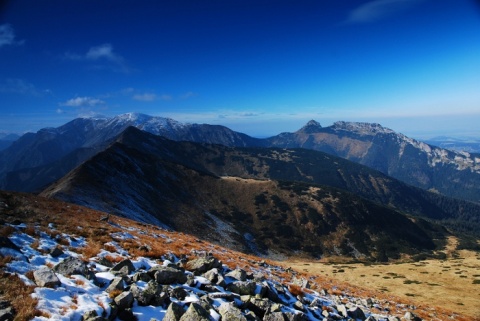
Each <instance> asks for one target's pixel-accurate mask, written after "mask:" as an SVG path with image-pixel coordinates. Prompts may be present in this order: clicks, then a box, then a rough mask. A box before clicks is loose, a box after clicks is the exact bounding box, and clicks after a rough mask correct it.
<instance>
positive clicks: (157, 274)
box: [148, 265, 187, 284]
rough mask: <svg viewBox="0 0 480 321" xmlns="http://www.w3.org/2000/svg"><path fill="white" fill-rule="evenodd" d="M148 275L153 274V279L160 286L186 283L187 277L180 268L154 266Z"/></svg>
mask: <svg viewBox="0 0 480 321" xmlns="http://www.w3.org/2000/svg"><path fill="white" fill-rule="evenodd" d="M148 273H149V274H150V275H151V273H154V279H155V281H157V282H158V283H160V284H173V283H180V284H184V283H185V282H187V276H186V275H185V272H184V270H183V269H182V268H180V267H177V266H175V267H173V266H161V265H159V266H155V267H153V268H151V269H150V270H149V271H148Z"/></svg>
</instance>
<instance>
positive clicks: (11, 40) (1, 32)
mask: <svg viewBox="0 0 480 321" xmlns="http://www.w3.org/2000/svg"><path fill="white" fill-rule="evenodd" d="M24 43H25V41H24V40H15V32H14V31H13V28H12V26H11V25H10V24H8V23H6V24H3V25H0V47H3V46H9V45H22V44H24Z"/></svg>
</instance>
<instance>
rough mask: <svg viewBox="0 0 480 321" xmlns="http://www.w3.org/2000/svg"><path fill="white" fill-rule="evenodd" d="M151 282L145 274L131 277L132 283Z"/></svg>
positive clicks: (136, 274)
mask: <svg viewBox="0 0 480 321" xmlns="http://www.w3.org/2000/svg"><path fill="white" fill-rule="evenodd" d="M151 280H153V279H152V277H151V276H150V275H149V274H148V273H147V272H137V273H135V274H134V275H133V277H132V281H133V282H138V281H143V282H150V281H151Z"/></svg>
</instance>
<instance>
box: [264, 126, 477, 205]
mask: <svg viewBox="0 0 480 321" xmlns="http://www.w3.org/2000/svg"><path fill="white" fill-rule="evenodd" d="M267 141H268V142H269V146H275V147H281V148H295V147H301V148H308V149H313V150H318V151H323V152H326V153H329V154H332V155H336V156H340V157H342V158H346V159H349V160H351V161H354V162H357V163H360V164H363V165H366V166H368V167H371V168H373V169H376V170H379V171H381V172H382V173H384V174H387V175H389V176H392V177H394V178H396V179H399V180H401V181H403V182H406V183H408V184H411V185H414V186H417V187H420V188H422V189H426V190H432V191H436V192H439V193H441V194H444V195H447V196H451V197H456V198H460V199H466V200H470V201H474V202H480V155H479V154H470V153H466V152H462V153H459V152H454V151H450V150H446V149H442V148H439V147H435V146H431V145H428V144H425V143H422V142H419V141H416V140H414V139H411V138H408V137H406V136H404V135H402V134H399V133H396V132H394V131H393V130H391V129H388V128H385V127H382V126H381V125H379V124H370V123H352V122H336V123H335V124H334V125H332V126H329V127H322V126H320V124H319V123H318V122H315V121H310V122H309V123H307V124H306V125H305V126H304V127H303V128H301V129H300V130H298V131H296V132H294V133H282V134H280V135H277V136H274V137H271V138H269V139H267Z"/></svg>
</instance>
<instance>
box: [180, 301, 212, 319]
mask: <svg viewBox="0 0 480 321" xmlns="http://www.w3.org/2000/svg"><path fill="white" fill-rule="evenodd" d="M180 321H210V314H209V313H208V312H207V311H206V310H205V309H204V308H203V307H202V306H201V305H200V304H198V303H195V302H193V303H191V304H190V306H189V307H188V309H187V311H186V312H185V313H184V314H183V315H182V317H181V318H180Z"/></svg>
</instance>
